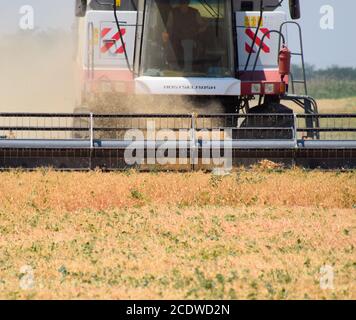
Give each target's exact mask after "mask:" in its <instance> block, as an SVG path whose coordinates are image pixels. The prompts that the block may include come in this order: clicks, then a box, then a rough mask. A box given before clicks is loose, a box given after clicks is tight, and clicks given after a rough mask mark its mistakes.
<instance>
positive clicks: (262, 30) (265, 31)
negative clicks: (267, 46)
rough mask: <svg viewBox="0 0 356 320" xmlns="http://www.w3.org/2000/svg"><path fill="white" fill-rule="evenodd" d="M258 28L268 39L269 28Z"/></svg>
mask: <svg viewBox="0 0 356 320" xmlns="http://www.w3.org/2000/svg"><path fill="white" fill-rule="evenodd" d="M260 30H261V32H262V33H263V34H267V35H266V37H267V38H268V39H271V33H270V32H269V30H268V29H267V28H261V29H260ZM267 32H269V33H267Z"/></svg>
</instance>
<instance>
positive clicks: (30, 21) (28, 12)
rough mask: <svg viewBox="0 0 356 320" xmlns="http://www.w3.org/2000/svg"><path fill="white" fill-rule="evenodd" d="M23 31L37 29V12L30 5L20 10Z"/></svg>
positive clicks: (20, 22) (20, 23)
mask: <svg viewBox="0 0 356 320" xmlns="http://www.w3.org/2000/svg"><path fill="white" fill-rule="evenodd" d="M19 14H20V20H19V27H20V29H21V30H33V29H34V28H35V10H34V8H33V7H32V6H30V5H23V6H21V7H20V9H19Z"/></svg>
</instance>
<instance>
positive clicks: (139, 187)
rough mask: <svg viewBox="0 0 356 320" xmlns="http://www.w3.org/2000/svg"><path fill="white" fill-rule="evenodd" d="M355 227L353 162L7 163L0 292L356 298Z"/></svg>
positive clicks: (15, 295) (1, 190) (2, 185)
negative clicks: (93, 168) (196, 169)
mask: <svg viewBox="0 0 356 320" xmlns="http://www.w3.org/2000/svg"><path fill="white" fill-rule="evenodd" d="M355 227H356V172H345V173H340V172H318V171H314V172H306V171H303V170H299V169H293V170H287V171H269V170H265V169H261V168H255V169H254V170H252V171H244V170H239V171H237V172H234V173H233V174H232V175H230V176H227V177H216V176H212V175H211V174H206V173H185V174H177V173H136V172H127V173H102V172H90V173H59V172H52V171H48V170H39V171H36V172H31V173H25V172H21V171H11V172H3V173H1V174H0V235H1V237H0V298H5V299H19V298H25V299H44V298H47V299H48V298H49V299H62V298H70V299H83V298H93V299H94V298H95V299H96V298H104V299H106V298H115V299H124V298H138V299H156V298H160V299H162V298H163V299H168V298H172V299H175V298H177V299H182V298H188V299H195V298H201V299H211V298H213V299H220V298H225V299H246V298H247V299H256V298H261V299H297V298H298V299H299V298H301V299H315V298H320V299H323V298H326V299H346V298H352V299H355V298H356V255H355V243H356V241H355V240H356V236H355V234H356V228H355ZM324 265H330V266H332V267H333V268H334V283H333V285H334V289H333V290H332V289H328V290H322V289H321V288H320V277H321V276H322V274H320V268H321V267H322V266H324ZM23 266H27V267H26V268H27V269H26V268H23ZM31 269H32V270H33V279H32V280H33V281H32V280H31V279H30V280H31V281H32V282H30V283H29V284H30V285H27V286H25V287H24V284H26V283H27V284H28V282H26V281H28V280H26V279H27V278H26V277H28V276H29V274H28V273H29V271H28V270H31Z"/></svg>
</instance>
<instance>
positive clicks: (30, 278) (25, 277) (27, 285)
mask: <svg viewBox="0 0 356 320" xmlns="http://www.w3.org/2000/svg"><path fill="white" fill-rule="evenodd" d="M19 285H20V288H21V289H22V290H32V289H34V288H35V273H34V271H33V268H32V267H31V266H29V265H24V266H22V267H21V268H20V283H19Z"/></svg>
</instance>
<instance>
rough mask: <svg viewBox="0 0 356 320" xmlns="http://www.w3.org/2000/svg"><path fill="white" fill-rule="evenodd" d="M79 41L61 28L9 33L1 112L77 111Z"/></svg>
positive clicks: (0, 57) (1, 62)
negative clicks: (75, 77)
mask: <svg viewBox="0 0 356 320" xmlns="http://www.w3.org/2000/svg"><path fill="white" fill-rule="evenodd" d="M74 49H75V42H74V39H73V38H72V37H71V36H70V34H69V33H66V32H60V31H57V30H49V31H45V32H38V31H30V32H20V33H18V34H11V35H5V36H3V37H2V38H1V43H0V70H1V71H0V112H36V113H37V112H49V113H55V112H73V109H74V105H75V86H74V66H75V50H74Z"/></svg>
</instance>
